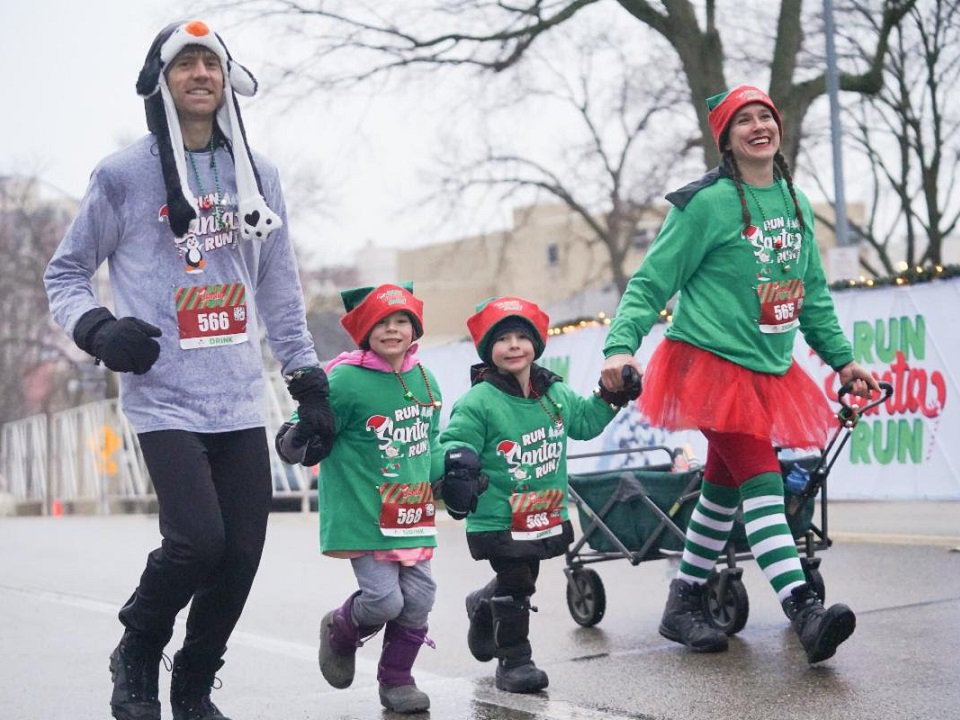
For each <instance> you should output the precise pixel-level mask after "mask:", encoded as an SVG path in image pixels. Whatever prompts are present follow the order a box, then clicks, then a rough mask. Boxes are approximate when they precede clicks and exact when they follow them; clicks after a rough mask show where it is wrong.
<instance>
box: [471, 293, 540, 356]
mask: <svg viewBox="0 0 960 720" xmlns="http://www.w3.org/2000/svg"><path fill="white" fill-rule="evenodd" d="M514 322H516V323H518V325H519V327H522V328H524V329H526V330H527V331H528V332H529V333H530V340H532V341H533V358H534V360H536V359H537V358H538V357H540V356H541V355H543V351H544V349H545V348H546V346H547V331H548V330H549V329H550V318H549V317H548V316H547V314H546V313H545V312H544V311H543V310H541V309H540V307H539V306H538V305H537V304H536V303H532V302H530V301H529V300H524V299H523V298H519V297H512V296H507V297H498V298H491V299H489V300H485V301H483V302H482V303H480V304H479V305H477V312H476V313H475V314H473V315H471V316H470V317H468V318H467V329H468V330H470V337H471V338H473V344H474V345H476V346H477V353H478V354H479V355H480V359H481V360H483V361H484V362H485V363H487V364H488V365H489V364H491V355H490V352H491V348H492V347H493V343H494V341H495V340H496V339H497V335H498V333H500V332H502V331H503V330H504V329H505V328H506V327H507V326H508V325H511V324H513V323H514Z"/></svg>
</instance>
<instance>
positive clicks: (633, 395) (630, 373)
mask: <svg viewBox="0 0 960 720" xmlns="http://www.w3.org/2000/svg"><path fill="white" fill-rule="evenodd" d="M621 377H622V378H623V389H622V390H607V388H606V387H605V386H604V384H603V380H600V382H599V383H598V384H599V387H598V388H597V389H596V390H595V391H594V392H595V393H596V395H597V397H599V398H600V399H601V400H603V401H604V402H605V403H608V404H610V405H612V406H613V407H615V408H622V407H623V406H624V405H626V404H627V403H628V402H630V401H631V400H636V399H637V398H638V397H640V393H641V392H642V391H643V379H642V378H641V377H640V373H638V372H637V369H636V368H635V367H633V366H632V365H624V366H623V370H621Z"/></svg>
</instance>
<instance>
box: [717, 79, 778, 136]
mask: <svg viewBox="0 0 960 720" xmlns="http://www.w3.org/2000/svg"><path fill="white" fill-rule="evenodd" d="M750 103H763V104H764V105H766V106H767V107H768V108H770V111H771V112H772V113H773V119H774V120H776V121H777V127H779V128H780V136H781V137H783V118H781V117H780V111H779V110H777V106H776V105H774V104H773V100H771V99H770V96H769V95H767V94H766V93H765V92H764V91H763V90H761V89H760V88H757V87H754V86H753V85H738V86H737V87H735V88H733V90H724V91H723V92H722V93H718V94H716V95H712V96H710V97H708V98H707V110H709V114H708V115H707V120H708V121H709V122H710V132H711V133H712V134H713V141H714V142H715V143H716V144H717V147H718V148H719V149H720V150H723V147H722V145H721V143H722V142H723V139H724V135H725V134H726V131H727V126H728V125H729V124H730V121H731V120H733V116H734V115H736V114H737V111H738V110H740V108H742V107H743V106H744V105H749V104H750Z"/></svg>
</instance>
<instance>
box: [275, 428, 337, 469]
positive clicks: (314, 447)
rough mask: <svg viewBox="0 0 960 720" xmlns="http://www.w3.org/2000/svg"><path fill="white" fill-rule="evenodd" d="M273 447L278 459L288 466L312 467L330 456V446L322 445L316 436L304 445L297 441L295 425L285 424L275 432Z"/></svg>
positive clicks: (331, 447)
mask: <svg viewBox="0 0 960 720" xmlns="http://www.w3.org/2000/svg"><path fill="white" fill-rule="evenodd" d="M273 446H274V447H275V448H276V450H277V455H279V456H280V459H281V460H283V461H284V462H285V463H287V464H289V465H296V464H297V463H299V464H300V465H303V466H305V467H313V466H314V465H316V464H317V463H319V462H320V461H321V460H323V459H324V458H326V457H327V455H329V454H330V451H331V450H332V449H333V445H332V444H324V442H323V440H321V439H320V438H319V437H317V436H313V437H311V438H310V439H309V440H307V442H306V443H302V442H299V441H298V439H297V423H294V422H285V423H284V424H283V425H281V426H280V429H279V430H278V431H277V437H276V438H274V441H273Z"/></svg>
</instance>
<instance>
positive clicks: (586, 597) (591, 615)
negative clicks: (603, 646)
mask: <svg viewBox="0 0 960 720" xmlns="http://www.w3.org/2000/svg"><path fill="white" fill-rule="evenodd" d="M567 608H569V610H570V616H571V617H572V618H573V619H574V621H575V622H576V623H577V624H578V625H582V626H583V627H593V626H594V625H596V624H597V623H598V622H600V621H601V620H603V614H604V613H605V612H606V611H607V593H606V591H605V590H604V589H603V581H602V580H601V579H600V576H599V575H598V574H597V573H596V572H595V571H593V570H590V569H583V568H580V569H577V570H571V571H570V573H569V574H568V576H567Z"/></svg>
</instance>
